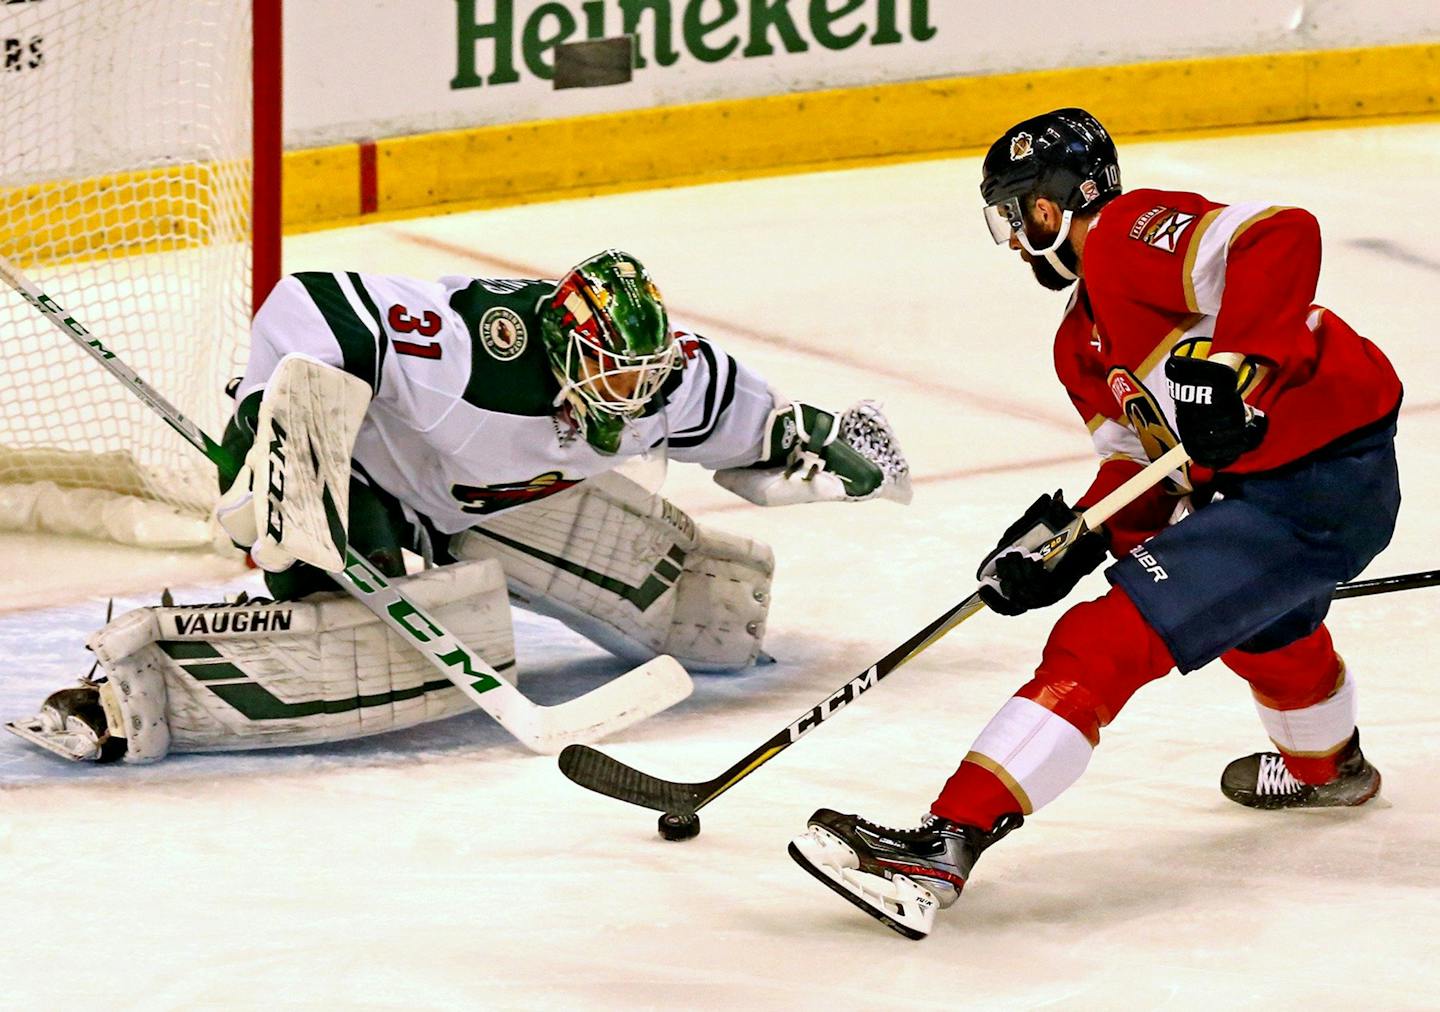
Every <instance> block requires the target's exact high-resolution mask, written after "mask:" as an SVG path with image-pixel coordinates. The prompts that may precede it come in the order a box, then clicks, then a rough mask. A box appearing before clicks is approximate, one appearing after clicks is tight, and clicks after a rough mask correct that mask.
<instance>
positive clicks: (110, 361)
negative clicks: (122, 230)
mask: <svg viewBox="0 0 1440 1012" xmlns="http://www.w3.org/2000/svg"><path fill="white" fill-rule="evenodd" d="M0 278H3V279H4V280H5V282H6V284H8V285H9V286H10V287H11V288H13V289H15V291H17V292H19V293H20V295H21V296H22V297H24V299H25V301H26V302H28V303H30V305H31V306H33V307H34V308H35V309H37V310H38V311H39V312H40V313H42V314H44V316H45V317H46V318H48V319H49V320H50V322H51V323H53V324H54V325H55V326H56V327H58V328H59V329H60V330H62V331H64V332H65V334H66V336H68V337H69V338H71V339H72V340H73V341H74V342H75V343H76V344H78V345H79V346H80V347H81V348H83V349H84V351H85V353H86V354H88V355H89V356H90V357H91V358H93V359H95V361H97V362H99V363H100V364H101V365H102V366H104V367H105V368H106V369H107V370H109V372H110V374H111V375H113V376H114V377H115V378H116V379H118V380H119V381H120V382H121V383H123V384H125V386H126V387H128V388H129V389H130V390H131V391H132V392H133V393H134V394H135V395H136V396H137V397H139V398H140V399H141V400H142V401H144V402H145V403H146V404H147V405H148V406H149V407H150V408H151V409H152V410H153V411H155V412H156V413H157V414H159V415H160V417H161V418H163V419H164V420H165V421H166V423H167V424H169V426H170V427H171V428H172V429H174V430H175V431H176V432H178V433H180V435H181V436H182V437H184V439H185V440H186V441H187V442H189V443H190V445H192V446H194V447H195V448H196V449H197V450H199V451H200V452H201V453H203V454H205V456H206V457H208V458H209V459H210V461H211V462H212V463H214V464H215V465H217V466H220V467H227V466H228V467H230V468H232V469H237V465H236V462H235V461H234V460H233V457H232V454H231V453H230V451H228V450H227V449H225V447H223V446H221V445H220V444H219V443H216V442H215V441H214V440H213V439H211V438H210V437H209V436H207V435H206V434H205V433H204V432H202V431H201V430H200V428H199V426H197V425H196V424H195V423H194V422H192V421H191V420H190V419H188V418H186V417H185V416H184V415H182V414H181V413H180V412H179V410H177V409H176V408H175V406H174V405H172V404H171V403H170V402H169V401H167V400H166V399H165V398H164V397H162V396H161V395H160V394H159V393H157V392H156V391H155V389H154V388H153V387H151V386H150V385H149V384H148V383H146V382H145V381H144V380H143V379H141V378H140V376H139V375H137V374H136V373H135V371H134V370H133V369H131V368H130V367H129V366H128V365H126V364H125V363H124V362H122V361H121V360H120V359H119V358H117V357H116V356H115V354H114V353H113V352H111V351H110V350H109V349H108V348H106V347H105V346H104V345H102V344H101V343H100V341H99V340H98V339H96V338H95V337H94V336H92V335H91V334H90V332H89V331H87V330H86V329H85V328H84V327H83V326H81V325H80V323H79V322H77V321H76V320H75V318H74V317H73V316H71V315H70V314H69V313H67V312H66V311H65V310H64V309H62V308H60V306H59V305H58V304H57V303H56V302H55V300H54V299H52V298H50V296H48V295H46V294H45V293H44V292H42V291H41V290H40V289H39V288H37V287H35V285H34V284H32V283H31V282H30V281H29V280H28V279H27V278H26V277H25V276H24V275H23V274H21V273H20V272H19V270H17V269H16V268H15V267H14V266H13V265H12V264H11V263H9V261H7V260H5V259H4V258H3V257H0ZM333 575H334V576H335V577H336V581H337V582H338V583H339V584H340V585H341V586H342V587H344V588H345V589H346V590H347V591H349V593H350V594H351V595H353V596H354V597H355V598H357V599H358V600H359V601H360V602H361V603H362V604H364V605H365V607H366V608H368V609H370V611H372V612H374V613H375V615H376V617H377V618H379V619H380V620H381V621H383V622H384V623H385V624H386V625H388V626H389V627H390V628H391V629H393V630H394V631H395V633H396V634H397V635H398V636H399V637H400V638H401V639H403V640H404V641H406V642H407V643H409V644H410V645H411V646H412V647H414V648H415V649H416V650H418V651H419V652H420V653H421V654H423V655H424V656H425V659H426V660H428V661H429V662H430V663H431V664H432V665H434V666H435V667H436V668H438V669H439V670H440V671H441V672H442V673H443V674H444V675H445V677H446V678H448V679H449V680H450V681H451V682H453V683H454V684H455V685H456V686H457V687H458V688H459V689H460V690H461V691H462V692H464V693H465V695H466V696H467V697H468V698H469V699H470V701H471V702H473V703H474V704H475V705H476V706H478V707H479V708H480V709H482V710H484V711H485V712H486V713H488V714H489V715H490V716H491V717H493V718H495V720H496V722H497V723H499V724H500V726H501V727H503V728H505V730H506V731H508V732H510V734H511V735H513V736H514V737H515V739H516V740H517V741H519V742H520V743H521V744H522V745H524V746H525V747H526V748H529V749H531V750H532V751H535V752H542V753H546V754H550V753H554V752H557V751H559V750H560V749H561V748H563V747H564V746H566V745H569V744H573V743H574V742H577V741H593V740H595V739H597V738H600V737H603V736H604V735H607V734H612V733H614V732H616V731H619V730H621V729H623V728H626V727H629V726H630V725H631V724H634V723H635V722H636V721H639V720H643V719H644V718H646V717H649V716H651V715H653V714H655V713H658V712H660V711H661V710H663V709H665V708H666V707H668V706H672V705H673V704H675V703H678V702H679V701H680V700H682V699H684V698H685V697H686V696H688V695H689V694H690V692H691V690H692V689H693V688H694V683H693V682H691V680H690V675H689V674H688V673H687V672H686V671H685V669H684V668H683V667H681V666H680V662H678V661H677V660H675V658H673V657H670V656H666V655H662V656H660V657H656V658H655V659H654V660H651V661H648V662H646V663H645V664H642V665H640V666H639V667H637V668H634V669H632V670H630V671H627V672H626V673H625V674H623V675H621V676H620V677H619V678H616V679H614V680H613V681H611V682H607V683H606V684H605V685H602V686H600V688H598V689H594V690H592V691H590V692H587V693H585V694H584V695H582V696H579V697H577V698H575V699H571V700H568V701H567V702H564V703H559V704H557V705H555V706H540V705H538V704H536V703H533V702H531V701H530V700H529V699H527V698H526V697H525V695H524V694H523V693H521V692H520V690H519V689H517V688H516V687H515V686H514V685H512V684H511V683H510V682H508V681H506V680H505V679H504V677H502V676H501V675H500V674H499V673H498V672H496V670H495V669H494V668H493V667H491V666H490V665H489V664H487V663H486V662H485V659H484V658H482V657H481V656H480V655H479V654H477V653H475V652H474V651H473V650H471V649H470V648H469V647H467V646H466V645H465V644H464V643H463V642H461V640H460V638H459V637H457V636H456V635H455V634H453V633H451V632H449V631H448V630H446V629H445V627H444V626H443V625H441V624H440V622H439V621H437V620H436V619H435V617H434V616H433V615H431V614H430V613H429V612H427V611H425V610H424V609H423V608H421V607H420V606H419V605H417V604H415V603H414V602H413V601H411V600H410V599H408V598H407V597H406V596H405V595H404V594H402V593H401V592H400V590H399V588H397V587H396V586H394V584H392V583H391V582H390V581H389V580H388V579H386V577H385V576H384V575H383V574H382V573H381V572H380V571H379V570H377V569H376V568H375V567H374V566H372V565H370V563H369V562H368V561H367V560H366V559H364V558H363V557H361V556H360V555H358V554H356V553H355V552H353V551H351V550H350V548H349V547H348V546H347V547H346V549H345V568H344V570H343V571H341V572H340V573H337V574H333Z"/></svg>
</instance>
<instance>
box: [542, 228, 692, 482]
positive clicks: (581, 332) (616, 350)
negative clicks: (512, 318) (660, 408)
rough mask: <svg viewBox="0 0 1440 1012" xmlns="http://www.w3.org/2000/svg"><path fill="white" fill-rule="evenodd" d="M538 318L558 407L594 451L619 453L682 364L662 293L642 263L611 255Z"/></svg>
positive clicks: (561, 289) (598, 259)
mask: <svg viewBox="0 0 1440 1012" xmlns="http://www.w3.org/2000/svg"><path fill="white" fill-rule="evenodd" d="M539 313H540V333H541V336H542V338H543V340H544V342H545V351H546V353H547V354H548V355H549V356H550V367H551V368H552V369H553V370H554V372H555V377H556V379H558V380H559V381H560V393H559V394H558V395H557V396H556V399H555V401H556V403H557V404H560V403H566V404H568V405H569V406H570V408H571V410H572V411H574V413H575V417H576V420H577V421H578V422H579V425H580V428H581V431H583V432H584V434H585V439H586V441H587V442H589V443H590V445H591V446H593V447H595V449H597V450H600V451H601V452H603V453H615V452H616V451H617V450H619V448H620V437H621V435H622V434H623V432H624V429H625V423H626V421H628V420H629V419H632V418H637V417H639V416H640V415H641V414H643V413H644V412H645V410H646V408H647V407H649V406H650V404H651V402H652V401H654V399H655V398H656V397H657V396H658V395H659V394H660V392H661V388H662V387H663V386H664V385H665V381H666V380H667V379H669V378H670V375H671V373H673V372H674V371H675V370H676V369H677V368H679V367H680V365H681V363H682V362H683V358H682V354H681V351H680V345H679V342H678V341H676V339H675V337H674V335H673V334H672V333H671V332H670V322H669V320H668V319H667V317H666V314H665V305H664V303H663V302H662V301H661V299H660V291H659V289H657V288H656V287H655V283H654V282H653V281H651V280H650V275H649V273H648V272H647V271H646V270H645V268H644V266H643V265H642V264H641V263H640V261H638V260H636V259H635V258H634V257H632V256H630V254H628V253H622V252H620V251H619V250H613V249H612V250H606V251H605V252H603V253H599V254H597V255H595V256H593V257H591V258H590V259H588V260H586V261H585V262H584V263H582V264H580V265H579V266H578V267H576V268H575V269H574V270H572V271H570V273H569V274H567V275H565V277H563V278H561V279H560V281H559V283H558V284H557V285H556V286H555V291H554V293H553V294H551V295H547V296H545V297H544V298H543V299H541V300H540V305H539Z"/></svg>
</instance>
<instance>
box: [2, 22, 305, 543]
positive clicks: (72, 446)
mask: <svg viewBox="0 0 1440 1012" xmlns="http://www.w3.org/2000/svg"><path fill="white" fill-rule="evenodd" d="M281 3H282V0H248V2H246V0H240V2H237V0H132V2H130V3H126V4H97V3H94V2H93V0H45V2H44V3H24V4H6V5H4V6H0V36H3V39H4V46H5V49H4V58H3V59H4V63H3V68H4V70H3V75H0V76H3V77H4V78H5V92H6V94H5V102H4V103H3V107H0V136H3V137H4V138H5V139H6V140H5V144H4V147H3V149H0V254H3V255H4V256H6V257H8V258H10V259H11V260H12V261H13V262H15V263H16V264H17V265H18V266H20V268H21V269H22V270H25V271H26V272H27V273H29V274H30V275H31V276H32V277H34V278H35V280H36V281H37V282H39V283H40V285H41V286H42V287H43V288H44V289H45V290H46V291H47V292H50V293H52V294H53V295H54V296H55V298H56V299H57V300H59V301H60V302H61V304H62V305H64V306H66V307H67V308H68V309H71V310H73V311H74V312H75V313H76V315H77V318H79V319H81V320H84V321H85V325H86V326H87V327H88V328H89V329H90V330H91V332H93V333H94V334H95V335H96V337H98V338H99V339H101V340H102V341H104V343H105V345H106V346H107V347H110V348H112V349H113V350H114V351H115V352H116V353H117V354H118V355H120V356H121V357H122V358H123V359H124V360H126V361H127V362H130V363H133V365H134V367H135V368H136V369H137V370H138V371H139V372H140V373H141V374H142V375H144V376H145V377H147V379H149V380H150V382H151V383H153V384H154V386H155V387H156V389H158V390H160V391H161V392H162V393H163V394H164V395H165V396H166V397H168V398H170V399H171V400H173V401H174V402H175V403H176V404H177V406H179V407H180V408H181V410H183V411H185V412H186V413H187V414H188V415H189V416H190V417H192V418H193V419H194V420H195V421H196V422H197V423H198V424H200V425H201V426H202V427H203V428H206V429H208V430H211V431H216V432H218V431H219V430H220V429H221V428H222V427H223V425H224V423H225V420H226V419H227V418H228V416H229V414H230V410H231V407H232V405H231V402H230V400H229V398H228V397H227V396H226V395H225V385H226V383H227V382H228V381H229V380H230V379H231V378H232V377H234V376H236V375H239V373H240V372H241V370H242V369H243V366H244V362H245V357H246V354H247V351H248V347H249V323H250V316H251V315H252V313H253V311H254V309H255V308H256V307H257V306H258V305H259V303H260V301H261V300H262V299H263V298H264V296H265V295H266V294H267V293H268V292H269V290H270V288H271V287H272V286H273V285H274V283H275V281H276V280H277V279H278V277H279V270H280V226H281V221H280V217H281V203H280V164H281V153H282V152H281V145H282V140H281V30H280V28H281ZM0 334H3V335H4V349H5V351H4V354H3V356H0V528H9V529H19V530H49V531H55V532H58V533H67V534H84V535H89V536H93V537H100V538H105V539H107V540H113V541H121V542H128V543H132V544H151V545H159V546H172V547H173V546H180V545H187V544H208V543H210V542H211V525H210V522H209V511H210V508H211V506H212V504H213V502H214V499H215V497H216V482H215V472H214V468H213V467H212V466H211V465H210V464H209V463H208V462H207V461H206V460H205V459H204V458H203V457H200V456H199V455H198V454H196V453H195V452H194V450H193V449H192V448H191V447H190V446H188V445H187V444H186V443H185V442H184V441H183V440H182V439H180V438H178V437H177V436H176V435H175V433H174V432H172V431H171V430H170V429H169V428H168V427H167V426H166V425H165V423H164V422H163V421H162V420H161V419H160V418H158V417H157V416H156V415H155V413H154V412H152V411H150V410H149V409H148V408H147V407H146V406H145V405H144V404H142V403H140V402H139V401H138V400H136V399H135V398H134V396H132V395H131V393H130V392H129V391H128V390H126V389H125V388H124V387H123V386H121V385H120V384H119V383H116V382H115V381H114V379H112V378H111V377H110V376H109V375H108V374H107V373H106V372H105V371H104V370H103V369H98V368H96V367H95V364H94V363H93V362H91V361H89V360H88V359H87V358H86V357H85V356H84V355H80V354H78V353H77V352H76V349H74V348H71V347H67V346H66V343H65V342H64V341H62V340H57V338H56V335H55V333H54V331H53V330H52V329H51V327H50V324H49V323H48V321H46V320H45V319H44V318H43V317H42V316H40V314H38V313H36V312H35V311H34V310H33V309H31V308H30V307H29V306H27V305H25V304H24V302H23V301H21V299H20V297H19V296H18V295H17V294H15V293H11V292H5V293H4V294H3V296H0Z"/></svg>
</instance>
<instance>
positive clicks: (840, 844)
mask: <svg viewBox="0 0 1440 1012" xmlns="http://www.w3.org/2000/svg"><path fill="white" fill-rule="evenodd" d="M787 849H788V851H789V854H790V857H791V858H792V859H793V860H794V861H795V863H796V864H798V865H799V866H800V867H802V868H804V869H805V870H806V871H807V872H809V873H810V874H811V875H813V876H814V877H815V878H816V879H817V880H818V881H820V882H822V883H824V884H825V885H826V886H828V887H829V888H830V889H832V890H833V891H834V892H835V893H837V894H838V895H840V896H843V897H844V898H845V899H847V900H849V901H850V902H851V903H853V904H854V905H855V906H857V907H859V908H860V909H861V910H863V911H865V912H866V913H867V914H869V915H870V916H871V917H873V918H875V919H876V920H877V921H879V922H880V923H881V924H884V925H885V926H886V927H888V928H890V929H892V930H894V931H897V932H899V933H900V934H902V935H904V936H905V937H906V938H909V939H912V940H915V941H918V940H920V939H922V938H924V937H925V936H926V935H928V934H930V929H931V928H933V927H934V925H935V911H936V910H937V909H938V907H939V902H938V901H937V900H936V899H935V895H934V893H932V892H930V890H928V889H926V888H925V887H924V886H922V885H919V884H918V883H916V882H915V881H914V880H912V879H910V878H909V877H908V876H905V875H896V876H894V877H893V878H885V877H884V876H883V875H872V874H870V873H869V872H863V871H860V870H859V866H860V861H859V859H858V858H857V857H856V856H855V852H854V851H853V850H852V849H851V848H850V846H849V845H848V844H846V843H845V842H844V841H843V840H841V839H840V838H839V837H837V836H835V835H834V834H833V833H830V832H828V831H827V830H824V829H821V828H820V827H818V826H812V827H810V831H809V832H808V833H805V834H802V835H801V836H797V837H795V838H794V839H793V840H791V841H790V846H789V847H788V848H787Z"/></svg>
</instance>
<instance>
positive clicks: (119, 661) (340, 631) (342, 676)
mask: <svg viewBox="0 0 1440 1012" xmlns="http://www.w3.org/2000/svg"><path fill="white" fill-rule="evenodd" d="M395 583H396V586H398V587H400V588H401V589H403V590H404V592H405V594H406V595H407V596H408V597H410V598H412V599H413V600H414V601H416V602H417V603H418V604H420V605H421V606H422V607H424V608H426V609H429V610H431V611H433V612H434V613H435V615H436V616H437V617H438V618H440V619H441V621H443V622H444V623H445V625H446V626H447V627H449V628H450V629H452V630H454V632H455V633H456V634H457V635H458V636H460V637H461V639H463V640H464V641H465V642H466V644H468V645H469V646H470V647H471V648H472V649H474V650H476V651H477V652H479V653H480V654H481V656H483V657H484V658H485V659H486V660H488V661H489V662H490V663H491V664H492V665H493V666H494V667H495V668H496V669H497V670H498V671H500V672H501V673H502V674H506V675H508V676H509V677H510V679H511V681H514V680H515V678H514V675H515V673H514V664H515V643H514V636H513V633H512V630H511V626H510V605H509V602H508V600H507V598H506V592H505V578H504V574H503V573H502V572H501V570H500V567H499V566H498V565H496V564H494V563H485V562H477V563H472V564H458V565H454V566H446V567H442V568H438V569H431V570H428V571H426V572H424V573H421V574H418V575H416V576H412V577H407V578H404V579H401V580H396V581H395ZM89 646H90V648H91V649H92V650H93V651H94V652H95V655H96V657H98V658H99V660H100V664H101V666H102V667H103V668H104V669H105V672H106V675H107V678H106V681H104V682H102V683H100V687H101V690H102V691H101V703H102V704H103V705H104V706H105V710H106V715H107V723H108V724H109V728H110V731H111V733H112V734H114V733H116V732H117V729H118V728H122V727H123V728H124V730H123V732H120V733H123V734H124V735H125V736H126V737H127V738H128V748H127V750H126V752H125V761H126V762H153V761H154V760H156V759H160V758H162V757H163V756H165V755H166V754H167V753H168V752H172V751H173V752H215V751H229V750H238V749H252V748H277V747H282V746H291V745H312V744H320V743H324V742H333V741H343V740H346V739H350V738H359V737H364V736H366V735H371V734H379V733H381V732H384V731H392V730H398V729H400V728H403V727H410V726H412V725H415V724H421V723H426V722H429V721H432V720H439V719H442V718H444V717H450V716H453V715H455V714H457V713H462V712H465V711H467V710H469V709H471V708H472V704H471V703H470V702H469V701H468V700H467V699H466V698H465V696H464V695H463V694H462V693H461V692H460V690H459V689H457V688H455V686H454V685H452V684H451V683H450V681H449V680H448V679H445V678H444V677H442V676H441V675H440V674H439V672H437V671H436V670H435V669H434V667H432V666H431V664H430V663H429V662H428V661H427V660H426V659H425V658H424V657H423V656H422V655H421V654H420V653H419V652H417V651H416V650H415V649H414V648H413V647H412V646H411V645H410V644H409V643H407V642H405V641H403V640H401V639H400V637H399V636H397V635H396V634H395V633H393V632H391V631H390V630H389V629H387V628H386V627H385V626H384V625H383V624H382V623H381V622H380V620H379V619H377V618H376V617H375V616H374V615H372V614H371V613H370V612H369V611H368V610H367V609H366V608H365V607H364V605H362V604H361V603H360V602H358V601H355V600H353V599H352V598H350V597H349V596H347V595H344V594H317V595H315V596H314V597H312V598H309V599H307V600H305V601H303V602H292V603H283V604H242V605H216V606H206V605H201V606H191V607H178V608H141V609H138V610H136V611H132V612H130V613H129V614H126V615H122V616H121V617H120V618H118V619H116V620H115V621H113V622H111V623H110V624H109V625H107V626H105V628H103V629H101V630H100V631H99V632H97V633H95V634H94V635H93V636H92V637H91V638H90V642H89Z"/></svg>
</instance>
